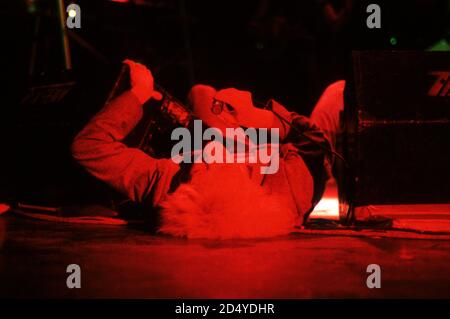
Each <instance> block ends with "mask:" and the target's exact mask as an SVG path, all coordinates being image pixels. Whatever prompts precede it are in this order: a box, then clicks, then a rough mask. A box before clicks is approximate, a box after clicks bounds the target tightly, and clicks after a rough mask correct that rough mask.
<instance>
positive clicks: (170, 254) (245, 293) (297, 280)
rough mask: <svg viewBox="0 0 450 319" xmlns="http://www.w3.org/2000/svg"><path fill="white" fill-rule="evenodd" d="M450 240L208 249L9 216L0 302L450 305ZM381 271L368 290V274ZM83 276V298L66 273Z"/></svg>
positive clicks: (300, 237)
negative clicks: (424, 300)
mask: <svg viewBox="0 0 450 319" xmlns="http://www.w3.org/2000/svg"><path fill="white" fill-rule="evenodd" d="M449 252H450V241H448V240H412V239H393V238H377V237H347V236H331V235H326V236H325V235H312V234H310V235H307V234H294V235H291V236H286V237H283V238H274V239H267V240H239V241H236V240H233V241H222V242H214V241H201V240H195V241H193V240H182V239H174V238H164V237H157V236H152V235H149V234H148V233H146V232H145V231H141V230H136V229H130V228H127V227H125V226H100V225H77V224H65V223H55V222H47V221H39V220H32V219H27V218H24V217H18V216H16V215H13V214H6V215H4V216H2V217H0V283H1V284H0V297H2V298H4V297H12V298H16V297H54V298H105V297H106V298H110V297H113V298H311V297H315V298H329V297H331V298H347V297H351V298H353V297H354V298H362V297H375V298H378V297H414V298H415V297H450V253H449ZM373 263H375V264H379V265H380V266H381V288H380V289H368V288H367V286H366V278H367V276H368V275H369V274H367V273H366V267H367V265H369V264H373ZM69 264H78V265H80V267H81V285H82V287H81V289H68V288H67V287H66V278H67V276H68V274H67V273H66V267H67V265H69Z"/></svg>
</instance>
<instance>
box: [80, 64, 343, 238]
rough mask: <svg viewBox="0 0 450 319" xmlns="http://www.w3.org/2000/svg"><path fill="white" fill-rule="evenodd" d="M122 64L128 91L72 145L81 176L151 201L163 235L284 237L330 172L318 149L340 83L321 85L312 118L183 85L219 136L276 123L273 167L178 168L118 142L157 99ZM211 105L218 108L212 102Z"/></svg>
mask: <svg viewBox="0 0 450 319" xmlns="http://www.w3.org/2000/svg"><path fill="white" fill-rule="evenodd" d="M125 63H126V64H128V65H129V67H130V78H131V90H129V91H127V92H125V93H123V94H122V95H121V96H119V97H117V98H116V99H114V100H113V101H111V102H110V103H108V104H107V105H106V106H105V107H104V108H103V110H101V111H100V112H99V113H98V114H97V115H96V116H95V117H93V118H92V119H91V120H90V122H89V123H88V124H87V125H86V127H85V128H84V129H83V130H82V131H81V132H80V133H79V134H78V136H77V137H76V138H75V140H74V142H73V145H72V154H73V156H74V158H75V159H76V160H77V161H78V162H79V163H80V164H81V165H82V166H83V167H84V168H85V169H86V170H87V171H88V172H89V173H90V174H92V175H93V176H95V177H96V178H98V179H100V180H102V181H104V182H106V183H107V184H109V185H111V186H112V187H113V188H115V189H116V190H118V191H120V192H121V193H123V194H125V195H126V196H127V197H128V198H130V199H131V200H133V201H136V202H139V203H150V204H151V206H152V207H153V209H151V212H149V213H152V214H155V213H158V214H160V217H161V218H160V220H161V222H160V225H159V232H160V233H162V234H170V235H175V236H184V237H188V238H222V239H223V238H252V237H267V236H276V235H282V234H288V233H290V232H292V231H293V230H295V228H294V227H299V226H301V225H302V224H303V223H304V222H305V220H306V219H307V216H308V215H309V214H310V212H311V211H312V209H313V208H314V206H315V205H316V204H317V202H318V201H319V200H320V198H321V196H322V194H323V190H324V187H325V183H326V181H327V179H328V178H329V176H330V168H331V162H332V156H331V153H330V152H328V151H326V150H329V149H331V145H332V143H333V142H334V139H335V133H336V132H337V129H338V126H339V125H338V114H339V110H340V109H341V108H342V104H343V98H342V91H343V85H344V82H343V81H341V82H337V83H335V84H333V85H332V86H330V87H329V88H328V89H327V90H326V91H325V93H324V95H323V96H322V98H321V99H320V100H319V102H318V104H317V106H316V108H315V110H314V111H313V113H312V117H311V120H309V119H308V118H306V117H304V116H300V115H298V114H295V113H291V112H289V111H287V110H286V109H285V108H284V107H283V106H281V105H280V104H279V103H277V102H276V101H274V100H271V101H270V102H269V103H270V106H271V109H272V110H273V111H274V112H272V111H270V110H267V109H261V108H256V107H255V106H254V105H253V103H252V99H251V94H250V93H249V92H244V91H239V90H236V89H224V90H219V91H217V90H216V89H214V88H212V87H210V86H206V85H196V86H194V87H192V89H191V91H190V93H189V97H188V101H189V105H190V107H191V109H192V111H193V114H194V115H195V116H196V117H197V118H199V119H201V120H202V121H203V123H204V124H205V126H208V127H210V128H216V129H217V130H218V131H219V132H222V133H223V134H225V130H226V128H236V127H244V128H257V129H264V128H266V129H271V128H275V129H278V132H279V140H280V145H279V165H278V170H277V172H276V173H274V174H266V175H264V174H261V172H260V170H259V168H258V167H259V166H258V163H256V164H252V163H232V164H230V163H211V164H207V163H205V162H198V163H197V162H196V163H193V164H192V165H179V164H177V163H176V162H175V161H174V160H173V159H171V158H167V159H155V158H152V157H151V156H149V155H147V154H146V153H144V152H142V151H141V150H139V149H136V148H129V147H127V146H126V145H124V144H123V143H122V141H123V139H124V138H125V137H126V136H127V135H128V134H129V133H130V131H131V130H132V129H133V128H134V127H135V126H136V124H137V123H138V122H139V120H140V119H141V117H142V114H143V110H142V105H143V104H144V103H145V102H146V101H147V100H148V99H151V98H153V99H157V100H158V99H161V94H160V93H159V92H157V91H155V90H154V89H153V77H152V74H151V72H150V71H149V70H148V69H147V68H146V67H145V66H143V65H141V64H139V63H135V62H133V61H130V60H126V61H125ZM218 102H219V103H220V104H219V105H220V106H222V107H219V108H217V107H215V106H217V103H218ZM275 114H277V115H275ZM286 121H288V122H289V123H287V122H286ZM319 127H322V128H323V131H322V130H321V129H319ZM299 132H302V134H299ZM324 132H325V133H324ZM305 136H306V138H305ZM255 168H258V169H255ZM186 176H187V178H186Z"/></svg>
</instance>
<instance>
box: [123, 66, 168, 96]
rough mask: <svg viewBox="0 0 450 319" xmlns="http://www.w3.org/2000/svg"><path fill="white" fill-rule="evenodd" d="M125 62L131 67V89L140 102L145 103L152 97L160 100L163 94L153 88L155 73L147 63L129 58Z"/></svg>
mask: <svg viewBox="0 0 450 319" xmlns="http://www.w3.org/2000/svg"><path fill="white" fill-rule="evenodd" d="M123 63H125V64H127V65H128V66H129V67H130V79H131V91H132V92H133V93H134V95H136V97H137V99H138V100H139V102H141V103H142V104H144V103H145V102H147V100H149V99H150V98H153V99H155V100H158V101H159V100H161V99H162V94H161V93H159V92H158V91H155V90H154V89H153V75H152V73H151V72H150V70H149V69H147V67H146V66H145V65H142V64H140V63H136V62H134V61H131V60H128V59H126V60H124V61H123Z"/></svg>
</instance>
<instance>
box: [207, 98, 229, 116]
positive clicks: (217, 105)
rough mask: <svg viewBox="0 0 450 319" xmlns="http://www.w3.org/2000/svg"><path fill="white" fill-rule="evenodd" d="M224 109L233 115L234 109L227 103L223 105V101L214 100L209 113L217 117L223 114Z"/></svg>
mask: <svg viewBox="0 0 450 319" xmlns="http://www.w3.org/2000/svg"><path fill="white" fill-rule="evenodd" d="M224 108H226V109H227V111H228V112H230V113H233V112H234V108H233V107H232V106H231V105H229V104H228V103H225V102H223V101H219V100H216V99H214V100H213V102H212V105H211V112H212V113H213V114H215V115H219V114H220V113H222V112H223V109H224Z"/></svg>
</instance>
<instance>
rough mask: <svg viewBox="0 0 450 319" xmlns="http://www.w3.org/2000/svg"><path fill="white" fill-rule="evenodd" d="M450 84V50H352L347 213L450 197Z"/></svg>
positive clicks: (342, 176)
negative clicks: (366, 208)
mask: <svg viewBox="0 0 450 319" xmlns="http://www.w3.org/2000/svg"><path fill="white" fill-rule="evenodd" d="M449 91H450V52H409V51H406V52H405V51H403V52H379V51H378V52H368V51H363V52H354V53H353V78H352V79H350V80H349V81H348V82H347V87H346V93H345V109H344V112H343V117H342V120H343V128H344V133H343V136H342V149H341V152H343V153H344V155H345V157H346V158H347V160H348V164H349V168H348V169H345V168H344V167H343V166H342V165H340V167H339V169H338V180H339V185H340V201H341V203H342V205H341V208H342V212H341V215H342V214H343V212H345V211H346V209H347V208H348V207H350V210H351V211H353V212H355V209H356V212H357V213H356V215H358V210H357V208H360V207H365V206H369V205H392V204H429V203H432V204H438V203H450V97H449ZM360 211H361V210H360ZM356 217H357V218H358V216H356Z"/></svg>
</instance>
